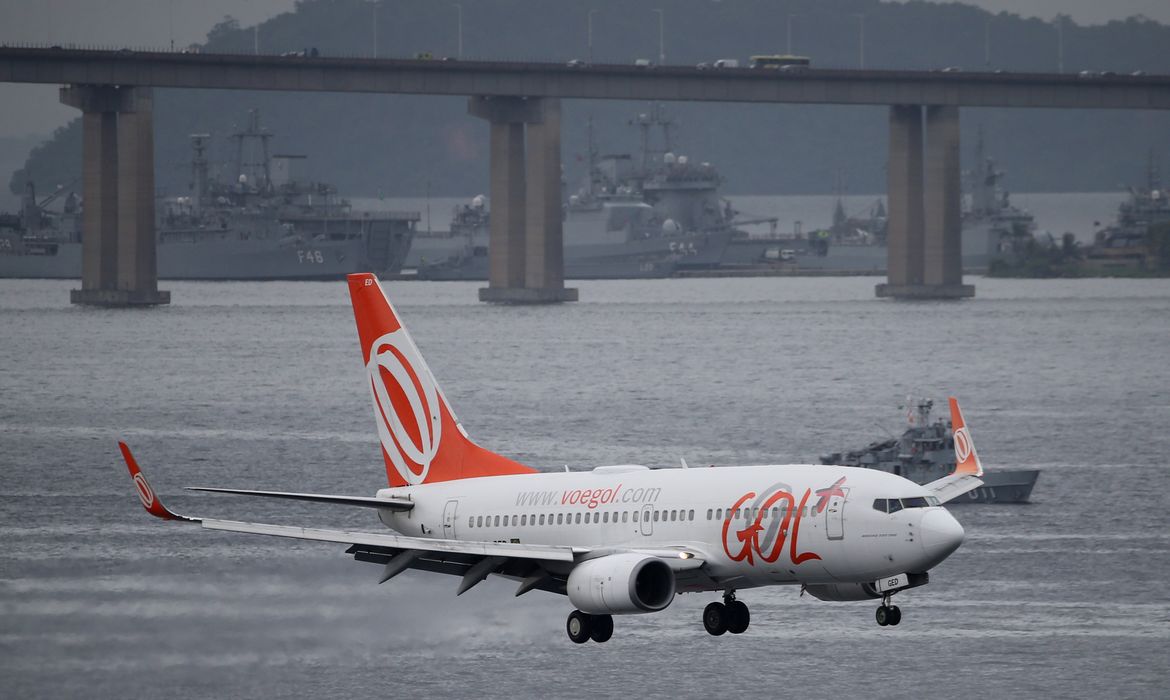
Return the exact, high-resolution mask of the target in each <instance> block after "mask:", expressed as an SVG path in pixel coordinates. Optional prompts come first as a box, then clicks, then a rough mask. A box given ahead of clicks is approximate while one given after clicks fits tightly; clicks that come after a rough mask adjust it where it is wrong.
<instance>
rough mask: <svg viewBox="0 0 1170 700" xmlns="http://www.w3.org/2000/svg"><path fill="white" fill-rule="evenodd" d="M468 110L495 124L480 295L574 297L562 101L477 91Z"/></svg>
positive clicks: (514, 299) (493, 298) (538, 299)
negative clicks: (569, 280)
mask: <svg viewBox="0 0 1170 700" xmlns="http://www.w3.org/2000/svg"><path fill="white" fill-rule="evenodd" d="M468 112H469V113H470V114H472V115H473V116H477V117H480V118H482V119H486V120H487V121H488V122H489V124H490V129H491V152H490V160H491V164H490V176H491V183H490V189H489V191H490V193H491V232H490V237H489V240H488V264H489V271H488V286H487V287H485V288H483V289H480V290H479V299H480V301H487V302H501V303H519V304H534V303H537V304H538V303H552V302H561V301H576V300H577V290H576V289H566V288H565V281H564V233H563V229H562V216H561V107H560V101H559V100H557V99H551V98H544V99H526V98H520V97H505V98H482V97H472V98H471V99H470V101H469V103H468Z"/></svg>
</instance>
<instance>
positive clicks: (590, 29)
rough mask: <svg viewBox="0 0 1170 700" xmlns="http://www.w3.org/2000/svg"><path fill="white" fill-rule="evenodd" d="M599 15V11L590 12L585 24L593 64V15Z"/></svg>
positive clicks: (590, 59) (590, 60) (590, 58)
mask: <svg viewBox="0 0 1170 700" xmlns="http://www.w3.org/2000/svg"><path fill="white" fill-rule="evenodd" d="M595 14H597V10H595V9H594V10H590V11H589V12H588V14H587V15H586V17H585V23H586V25H587V26H588V28H587V29H586V41H587V42H588V44H589V62H590V63H593V15H595Z"/></svg>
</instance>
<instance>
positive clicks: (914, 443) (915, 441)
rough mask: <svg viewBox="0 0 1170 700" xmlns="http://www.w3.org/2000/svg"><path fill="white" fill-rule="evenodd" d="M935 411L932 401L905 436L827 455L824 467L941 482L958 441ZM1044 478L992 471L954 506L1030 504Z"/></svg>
mask: <svg viewBox="0 0 1170 700" xmlns="http://www.w3.org/2000/svg"><path fill="white" fill-rule="evenodd" d="M933 407H934V402H933V401H931V400H929V399H922V400H920V401H919V402H918V403H917V404H916V405H914V406H912V407H907V414H906V422H907V426H906V430H905V431H904V432H903V433H902V436H901V437H896V438H890V439H888V440H879V441H877V442H873V443H870V444H869V445H866V446H865V447H863V448H861V449H857V450H849V451H844V452H833V453H831V454H826V455H822V456H821V458H820V460H821V464H833V465H841V466H848V467H864V468H866V469H878V470H881V471H884V472H890V473H892V474H897V475H898V476H902V477H905V478H907V479H910V480H911V481H913V482H915V483H919V484H927V483H930V482H932V481H934V480H936V479H941V478H942V477H944V476H946V475H947V474H950V473H951V472H952V471H954V468H955V443H954V438H953V436H952V432H951V424H950V421H945V422H944V421H943V420H942V419H941V418H940V419H938V420H935V421H933V422H931V420H930V412H931V409H932V408H933ZM1039 476H1040V470H1039V469H987V470H985V471H984V472H983V477H982V479H983V485H982V486H980V487H979V488H977V489H974V490H972V491H969V492H967V494H966V495H964V496H962V497H960V498H958V499H956V500H954V501H952V502H951V503H1027V502H1028V500H1029V498H1030V497H1031V495H1032V488H1033V487H1034V486H1035V485H1036V479H1037V478H1038V477H1039Z"/></svg>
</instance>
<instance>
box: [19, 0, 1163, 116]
mask: <svg viewBox="0 0 1170 700" xmlns="http://www.w3.org/2000/svg"><path fill="white" fill-rule="evenodd" d="M436 1H439V0H436ZM465 1H468V2H473V1H474V0H465ZM559 1H566V2H567V1H569V0H559ZM580 1H581V2H583V3H587V2H588V0H580ZM663 2H664V5H665V6H666V7H669V0H663ZM295 4H296V2H295V0H0V43H5V42H9V43H12V42H37V43H49V44H67V43H77V44H84V43H89V44H99V45H109V46H118V47H121V46H151V47H165V46H169V45H170V43H171V41H172V40H173V41H174V43H175V46H185V45H187V44H189V43H192V42H195V41H201V40H202V39H203V38H204V36H205V35H206V34H207V30H208V29H210V28H211V26H212V25H214V24H215V23H216V22H218V21H219V20H220V19H222V18H223V16H224V15H229V14H230V15H232V16H233V17H235V18H236V19H238V20H240V23H241V24H243V25H245V26H246V25H249V24H253V23H255V22H257V21H260V20H264V19H266V18H268V17H271V16H273V15H276V14H279V13H281V12H287V11H290V10H292V9H293V7H294V5H295ZM969 4H973V5H979V6H981V7H985V8H987V9H988V10H991V11H993V12H999V11H1004V10H1006V11H1009V12H1014V13H1016V14H1020V15H1025V16H1036V17H1042V18H1044V19H1050V18H1052V17H1053V16H1055V15H1056V14H1058V13H1063V14H1067V15H1069V16H1071V17H1072V18H1073V20H1074V21H1076V22H1078V23H1082V24H1095V23H1103V22H1107V21H1109V20H1111V19H1124V18H1126V17H1130V16H1132V15H1136V14H1143V15H1146V16H1147V17H1149V18H1151V19H1154V20H1157V21H1159V22H1163V23H1166V24H1170V0H969ZM0 104H3V105H4V111H3V114H2V115H0V137H3V136H23V135H28V134H47V133H49V132H51V131H52V130H53V129H55V128H56V127H58V126H62V125H63V124H65V123H66V122H67V121H69V120H70V119H72V118H73V117H74V116H75V115H76V112H75V111H74V110H72V109H70V108H67V107H64V106H62V105H60V104H59V103H58V102H57V88H56V87H55V86H43V85H37V86H33V85H9V84H0Z"/></svg>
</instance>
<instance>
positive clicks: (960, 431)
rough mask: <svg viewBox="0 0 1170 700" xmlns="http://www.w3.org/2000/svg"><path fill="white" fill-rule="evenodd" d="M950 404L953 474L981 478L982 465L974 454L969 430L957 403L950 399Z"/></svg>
mask: <svg viewBox="0 0 1170 700" xmlns="http://www.w3.org/2000/svg"><path fill="white" fill-rule="evenodd" d="M950 403H951V431H952V433H953V435H954V439H955V472H954V473H955V474H973V475H975V476H983V463H982V462H980V461H979V455H978V453H976V452H975V443H974V442H972V440H971V430H970V429H969V428H968V427H967V421H965V420H963V412H962V411H961V410H960V409H959V402H958V401H957V400H956V399H955V397H953V396H952V397H950Z"/></svg>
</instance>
